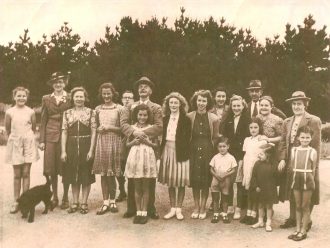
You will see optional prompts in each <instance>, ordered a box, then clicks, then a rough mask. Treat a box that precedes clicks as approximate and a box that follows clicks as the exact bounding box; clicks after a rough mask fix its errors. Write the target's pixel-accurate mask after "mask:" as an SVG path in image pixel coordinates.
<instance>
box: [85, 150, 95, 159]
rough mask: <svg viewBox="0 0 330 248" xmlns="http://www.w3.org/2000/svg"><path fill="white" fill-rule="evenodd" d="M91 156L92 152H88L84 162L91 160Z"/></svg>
mask: <svg viewBox="0 0 330 248" xmlns="http://www.w3.org/2000/svg"><path fill="white" fill-rule="evenodd" d="M93 156H94V154H93V152H92V151H89V152H88V153H87V157H86V160H87V161H89V160H91V159H92V158H93Z"/></svg>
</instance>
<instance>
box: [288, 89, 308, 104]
mask: <svg viewBox="0 0 330 248" xmlns="http://www.w3.org/2000/svg"><path fill="white" fill-rule="evenodd" d="M295 100H305V101H310V100H311V99H310V98H309V97H307V96H306V95H305V92H303V91H295V92H293V93H292V96H291V98H289V99H286V100H285V101H286V102H292V101H295Z"/></svg>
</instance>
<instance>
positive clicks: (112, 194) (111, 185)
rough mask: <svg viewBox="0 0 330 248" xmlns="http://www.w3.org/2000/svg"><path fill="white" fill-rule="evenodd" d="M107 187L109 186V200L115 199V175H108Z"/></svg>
mask: <svg viewBox="0 0 330 248" xmlns="http://www.w3.org/2000/svg"><path fill="white" fill-rule="evenodd" d="M108 185H109V186H108V187H109V194H110V200H115V199H116V188H117V184H116V177H115V176H110V177H108Z"/></svg>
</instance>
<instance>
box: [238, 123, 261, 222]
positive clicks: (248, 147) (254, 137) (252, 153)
mask: <svg viewBox="0 0 330 248" xmlns="http://www.w3.org/2000/svg"><path fill="white" fill-rule="evenodd" d="M249 130H250V134H251V136H250V137H247V138H245V140H244V144H243V151H244V152H245V155H244V158H243V181H242V185H243V186H244V188H245V189H246V190H249V188H250V182H251V177H252V171H253V167H254V164H255V162H257V160H258V154H259V153H260V152H261V150H262V149H261V148H260V146H262V145H265V144H267V141H265V140H262V135H260V133H261V132H262V123H261V121H260V120H259V119H257V118H252V120H251V122H250V124H249ZM253 194H254V193H253V192H252V193H248V205H247V212H246V215H245V216H244V218H242V219H241V221H240V223H245V224H247V225H253V224H255V223H256V222H257V221H258V220H257V212H256V211H257V204H258V203H257V202H256V201H255V197H253Z"/></svg>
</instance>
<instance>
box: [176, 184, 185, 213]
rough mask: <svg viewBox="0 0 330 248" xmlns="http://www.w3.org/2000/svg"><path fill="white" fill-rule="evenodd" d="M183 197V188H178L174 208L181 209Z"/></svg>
mask: <svg viewBox="0 0 330 248" xmlns="http://www.w3.org/2000/svg"><path fill="white" fill-rule="evenodd" d="M184 195H185V188H184V187H178V200H177V204H176V206H177V207H178V208H182V203H183V199H184Z"/></svg>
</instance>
